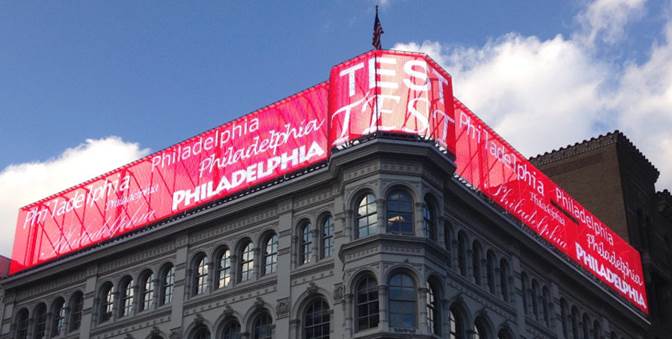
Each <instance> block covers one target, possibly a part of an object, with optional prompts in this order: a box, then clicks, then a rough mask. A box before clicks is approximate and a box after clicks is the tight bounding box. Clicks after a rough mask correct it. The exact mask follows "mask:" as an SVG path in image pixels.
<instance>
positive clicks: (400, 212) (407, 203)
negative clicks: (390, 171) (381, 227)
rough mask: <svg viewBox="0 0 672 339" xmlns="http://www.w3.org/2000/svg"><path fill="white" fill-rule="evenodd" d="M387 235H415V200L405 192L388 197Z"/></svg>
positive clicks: (393, 193) (392, 193) (398, 192)
mask: <svg viewBox="0 0 672 339" xmlns="http://www.w3.org/2000/svg"><path fill="white" fill-rule="evenodd" d="M387 233H393V234H407V235H413V199H411V196H410V195H408V193H406V192H405V191H402V190H394V191H392V192H390V193H389V194H388V195H387Z"/></svg>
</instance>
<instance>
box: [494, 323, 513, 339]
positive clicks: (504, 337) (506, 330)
mask: <svg viewBox="0 0 672 339" xmlns="http://www.w3.org/2000/svg"><path fill="white" fill-rule="evenodd" d="M514 338H516V336H515V334H514V332H513V330H512V329H511V328H510V327H509V326H507V325H503V326H502V327H500V328H499V330H498V331H497V339H514Z"/></svg>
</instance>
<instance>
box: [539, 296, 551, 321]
mask: <svg viewBox="0 0 672 339" xmlns="http://www.w3.org/2000/svg"><path fill="white" fill-rule="evenodd" d="M550 303H551V293H550V292H549V291H548V287H546V286H544V287H543V288H542V290H541V310H542V312H543V313H544V323H546V326H550V325H551V315H550V312H549V309H548V307H549V305H550Z"/></svg>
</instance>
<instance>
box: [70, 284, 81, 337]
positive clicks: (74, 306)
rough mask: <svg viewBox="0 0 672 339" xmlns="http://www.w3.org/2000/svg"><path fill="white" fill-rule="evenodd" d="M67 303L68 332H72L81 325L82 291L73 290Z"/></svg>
mask: <svg viewBox="0 0 672 339" xmlns="http://www.w3.org/2000/svg"><path fill="white" fill-rule="evenodd" d="M69 305H70V306H69V308H70V317H69V321H68V323H69V326H68V327H69V328H68V332H74V331H77V330H79V327H80V326H81V325H82V309H83V308H84V295H83V294H82V292H80V291H77V292H75V293H74V294H73V295H72V297H70V302H69Z"/></svg>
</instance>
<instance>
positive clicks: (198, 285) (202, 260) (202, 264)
mask: <svg viewBox="0 0 672 339" xmlns="http://www.w3.org/2000/svg"><path fill="white" fill-rule="evenodd" d="M193 267H194V268H193V273H192V280H191V281H192V286H191V295H192V296H195V295H199V294H203V293H205V292H207V291H208V271H209V268H208V257H207V256H206V255H205V254H202V253H201V254H198V255H197V256H196V258H195V259H194V266H193Z"/></svg>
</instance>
